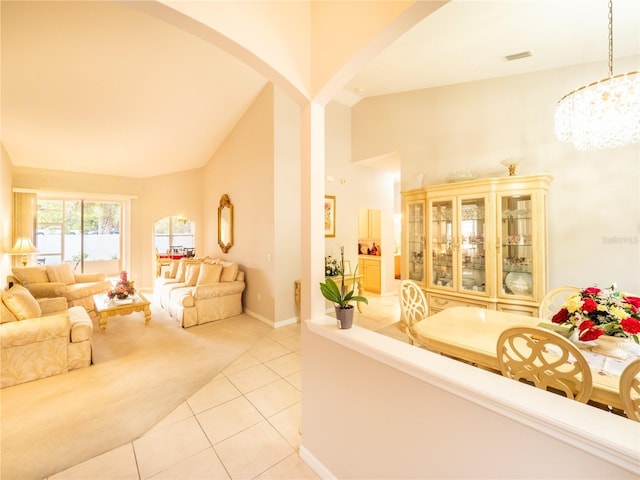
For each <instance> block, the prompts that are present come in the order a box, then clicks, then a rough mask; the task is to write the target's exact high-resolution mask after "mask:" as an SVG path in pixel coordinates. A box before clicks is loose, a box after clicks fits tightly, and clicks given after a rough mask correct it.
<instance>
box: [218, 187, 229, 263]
mask: <svg viewBox="0 0 640 480" xmlns="http://www.w3.org/2000/svg"><path fill="white" fill-rule="evenodd" d="M218 245H220V250H222V252H223V253H227V252H228V251H229V249H230V248H231V247H232V246H233V205H232V204H231V199H230V198H229V195H227V194H226V193H225V194H224V195H222V197H220V206H219V207H218Z"/></svg>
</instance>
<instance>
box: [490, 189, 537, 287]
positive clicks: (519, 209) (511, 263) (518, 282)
mask: <svg viewBox="0 0 640 480" xmlns="http://www.w3.org/2000/svg"><path fill="white" fill-rule="evenodd" d="M499 206H500V211H501V215H500V216H501V219H502V221H501V231H500V236H499V238H500V243H501V252H502V258H501V259H500V260H501V268H502V272H501V275H502V288H501V290H500V291H499V294H501V295H504V296H507V297H508V296H526V297H531V296H532V295H533V274H534V273H536V272H533V265H534V262H533V255H534V245H533V244H534V242H533V238H534V235H533V228H532V199H531V195H530V194H521V195H512V196H503V197H501V199H500V201H499Z"/></svg>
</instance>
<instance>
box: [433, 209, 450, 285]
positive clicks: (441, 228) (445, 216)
mask: <svg viewBox="0 0 640 480" xmlns="http://www.w3.org/2000/svg"><path fill="white" fill-rule="evenodd" d="M429 207H430V208H431V229H430V231H429V235H430V236H431V263H432V267H433V268H432V271H431V272H430V273H431V275H430V280H429V284H430V285H436V286H440V287H448V288H454V278H453V271H454V266H453V259H454V257H453V250H454V244H453V240H454V235H455V232H454V230H453V200H434V201H431V202H430V203H429Z"/></svg>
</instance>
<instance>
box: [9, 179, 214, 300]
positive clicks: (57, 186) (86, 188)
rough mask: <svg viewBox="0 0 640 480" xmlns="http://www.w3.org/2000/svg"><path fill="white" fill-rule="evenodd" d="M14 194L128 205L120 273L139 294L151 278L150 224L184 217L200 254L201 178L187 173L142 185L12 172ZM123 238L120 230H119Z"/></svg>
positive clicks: (133, 181)
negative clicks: (116, 199)
mask: <svg viewBox="0 0 640 480" xmlns="http://www.w3.org/2000/svg"><path fill="white" fill-rule="evenodd" d="M13 173H14V182H13V186H14V187H15V188H26V189H36V190H40V191H44V192H54V191H55V192H65V193H89V194H91V195H99V194H106V195H122V196H130V197H134V198H133V199H132V200H131V221H130V222H128V225H126V227H128V228H130V234H129V236H128V237H127V236H126V233H125V234H124V238H125V241H126V238H129V239H130V241H131V243H130V257H129V259H128V260H127V265H125V266H124V268H127V269H128V270H129V274H130V276H131V277H130V278H132V279H133V280H134V281H135V282H136V283H137V284H138V285H140V286H141V287H142V288H150V287H151V286H152V285H153V279H154V278H155V263H154V262H155V251H154V238H153V236H154V223H155V222H156V221H157V220H159V219H160V218H162V217H165V216H169V215H179V214H182V215H186V216H187V217H189V218H190V219H192V220H193V221H194V222H195V223H196V249H197V250H198V251H201V250H202V247H201V245H202V240H201V238H202V234H201V233H200V230H201V227H202V224H203V221H204V220H203V217H202V188H201V186H202V175H201V171H200V170H190V171H185V172H179V173H175V174H171V175H163V176H159V177H150V178H146V179H138V178H129V177H115V176H107V175H93V174H85V173H77V172H62V171H56V170H42V169H33V168H23V167H17V168H14V169H13ZM124 231H125V232H126V229H125V230H124Z"/></svg>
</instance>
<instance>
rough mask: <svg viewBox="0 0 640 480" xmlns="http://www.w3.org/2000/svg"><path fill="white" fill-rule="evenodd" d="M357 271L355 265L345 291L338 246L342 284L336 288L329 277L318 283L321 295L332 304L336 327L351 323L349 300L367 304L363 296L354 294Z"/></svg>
mask: <svg viewBox="0 0 640 480" xmlns="http://www.w3.org/2000/svg"><path fill="white" fill-rule="evenodd" d="M357 271H358V267H357V266H356V269H355V270H354V272H353V282H351V289H350V290H349V291H346V286H345V282H344V247H340V274H342V285H341V286H340V288H338V285H337V284H336V282H334V281H333V279H331V278H329V277H327V278H326V280H325V282H324V283H322V282H321V283H320V291H321V292H322V296H323V297H324V298H326V299H327V300H329V301H330V302H333V304H334V307H335V309H336V319H337V322H338V328H342V329H347V328H351V325H352V324H353V305H351V302H364V303H366V304H369V301H368V300H367V299H366V298H365V297H363V296H361V295H354V289H355V284H356V272H357Z"/></svg>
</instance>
